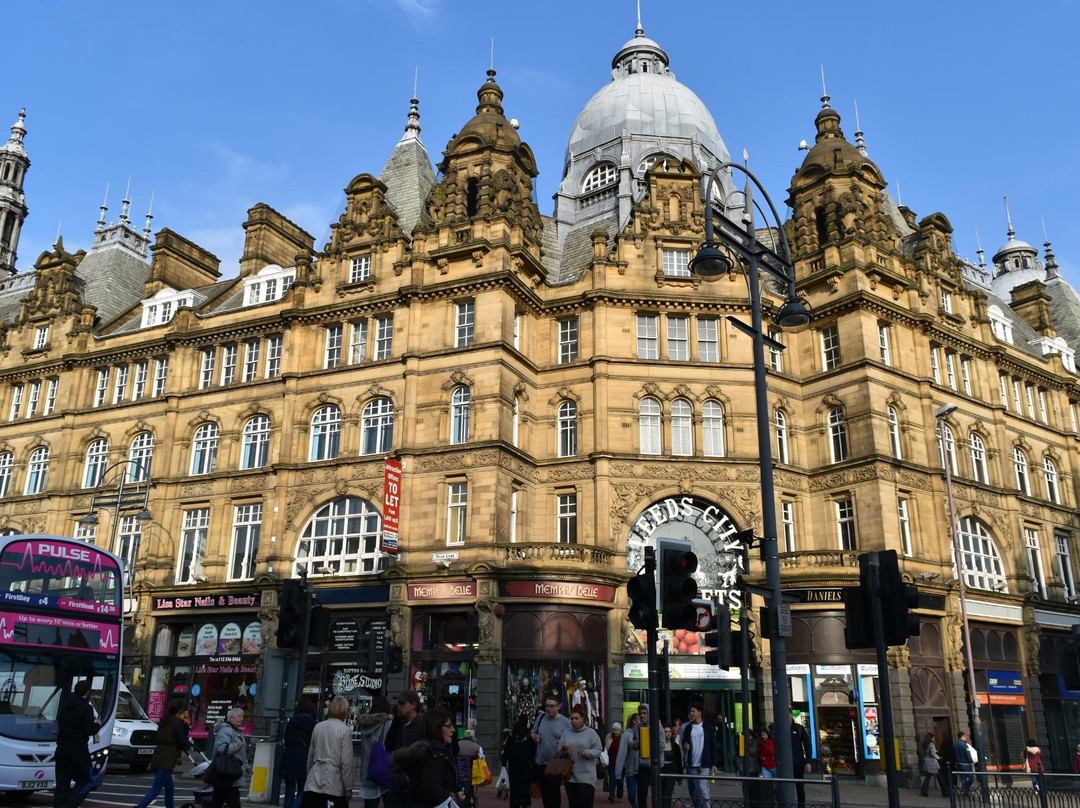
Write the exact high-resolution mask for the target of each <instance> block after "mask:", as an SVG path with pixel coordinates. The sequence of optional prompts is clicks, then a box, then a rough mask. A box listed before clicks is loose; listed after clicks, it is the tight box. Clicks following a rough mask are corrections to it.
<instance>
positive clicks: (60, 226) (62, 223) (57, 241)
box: [53, 219, 64, 246]
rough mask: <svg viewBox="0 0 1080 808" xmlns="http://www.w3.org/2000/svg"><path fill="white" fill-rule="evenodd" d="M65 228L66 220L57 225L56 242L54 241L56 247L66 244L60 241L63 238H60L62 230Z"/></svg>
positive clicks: (61, 220)
mask: <svg viewBox="0 0 1080 808" xmlns="http://www.w3.org/2000/svg"><path fill="white" fill-rule="evenodd" d="M63 226H64V220H63V219H60V220H59V221H58V222H57V223H56V240H55V241H53V245H54V246H55V245H57V244H63V243H64V242H63V241H61V240H60V238H61V236H60V228H62V227H63Z"/></svg>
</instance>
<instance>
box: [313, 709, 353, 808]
mask: <svg viewBox="0 0 1080 808" xmlns="http://www.w3.org/2000/svg"><path fill="white" fill-rule="evenodd" d="M326 714H327V715H326V719H325V720H323V721H320V722H319V723H318V724H316V725H315V729H313V730H312V731H311V745H310V746H309V747H308V757H307V780H306V781H305V783H304V798H303V801H302V802H301V803H300V804H301V806H302V808H326V803H327V802H330V804H331V805H333V807H334V808H348V805H349V800H350V799H352V792H353V746H352V727H350V726H349V725H348V724H346V723H345V719H346V718H348V717H349V700H348V699H346V698H345V697H344V696H334V698H333V700H332V701H331V702H330V708H329V709H328V710H327V711H326Z"/></svg>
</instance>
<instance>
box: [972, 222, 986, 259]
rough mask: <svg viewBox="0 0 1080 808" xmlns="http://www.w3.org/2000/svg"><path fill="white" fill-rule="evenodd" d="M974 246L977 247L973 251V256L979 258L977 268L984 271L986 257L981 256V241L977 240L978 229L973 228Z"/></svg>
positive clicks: (982, 251)
mask: <svg viewBox="0 0 1080 808" xmlns="http://www.w3.org/2000/svg"><path fill="white" fill-rule="evenodd" d="M975 246H976V247H978V249H977V250H975V254H976V255H978V256H979V267H980V268H982V269H986V256H985V255H983V253H984V250H983V248H982V241H980V240H979V228H977V227H976V228H975Z"/></svg>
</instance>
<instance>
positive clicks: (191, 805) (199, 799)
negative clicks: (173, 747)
mask: <svg viewBox="0 0 1080 808" xmlns="http://www.w3.org/2000/svg"><path fill="white" fill-rule="evenodd" d="M188 760H190V761H191V762H192V763H195V758H193V757H192V756H191V755H190V754H188ZM208 768H210V761H209V760H207V759H206V756H205V755H203V756H202V762H201V763H196V764H195V765H194V766H193V767H192V768H191V769H190V770H189V771H188V772H187V776H188V777H194V778H195V779H196V780H198V781H199V783H200V785H198V786H197V787H196V788H194V789H193V790H192V792H191V796H192V798H191V800H190V801H189V802H185V803H182V804H181V805H180V808H210V801H211V800H213V798H214V787H213V786H209V785H206V784H205V783H203V782H202V775H203V774H204V773H205V772H206V770H207V769H208Z"/></svg>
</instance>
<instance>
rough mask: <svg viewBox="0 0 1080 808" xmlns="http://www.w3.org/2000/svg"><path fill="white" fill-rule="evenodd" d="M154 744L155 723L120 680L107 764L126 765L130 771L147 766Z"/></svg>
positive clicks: (155, 740)
mask: <svg viewBox="0 0 1080 808" xmlns="http://www.w3.org/2000/svg"><path fill="white" fill-rule="evenodd" d="M156 744H157V724H155V723H154V722H153V721H151V720H150V718H149V716H147V715H146V711H145V710H143V708H142V705H141V704H139V702H138V701H137V700H136V699H135V696H133V695H132V693H131V691H130V690H128V689H127V687H126V686H125V685H124V684H123V683H121V684H120V693H119V694H118V697H117V700H116V723H115V724H114V725H113V733H112V744H111V745H110V746H109V766H110V768H112V767H113V766H117V765H127V766H130V767H131V770H132V771H133V772H144V771H146V770H147V769H148V768H149V767H150V757H151V755H153V754H154V746H155V745H156Z"/></svg>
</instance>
